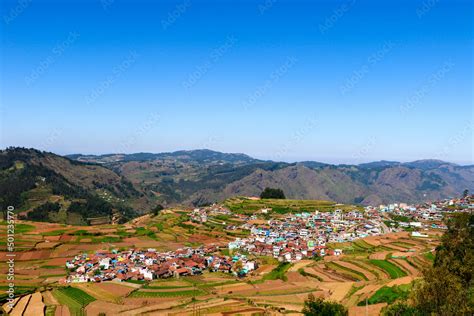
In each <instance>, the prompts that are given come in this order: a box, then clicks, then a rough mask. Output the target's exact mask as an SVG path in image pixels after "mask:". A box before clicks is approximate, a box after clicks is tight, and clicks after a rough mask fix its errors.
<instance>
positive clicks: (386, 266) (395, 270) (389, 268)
mask: <svg viewBox="0 0 474 316" xmlns="http://www.w3.org/2000/svg"><path fill="white" fill-rule="evenodd" d="M370 263H371V264H373V265H375V266H377V267H379V268H381V269H383V270H385V271H386V272H387V273H388V274H389V275H390V278H391V279H397V278H401V277H404V276H406V275H407V274H406V272H405V271H403V270H402V269H400V268H399V267H397V266H396V265H394V264H393V263H391V262H389V261H387V260H375V259H371V260H370Z"/></svg>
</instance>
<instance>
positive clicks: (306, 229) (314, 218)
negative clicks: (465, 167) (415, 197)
mask: <svg viewBox="0 0 474 316" xmlns="http://www.w3.org/2000/svg"><path fill="white" fill-rule="evenodd" d="M383 232H384V229H383V228H382V224H381V221H380V218H379V217H378V216H371V217H367V216H364V213H363V212H361V211H358V210H353V211H350V212H346V213H344V212H343V211H342V210H339V209H337V210H335V211H333V212H319V211H315V212H313V213H309V212H303V213H297V214H290V215H287V216H286V217H283V218H279V219H270V220H268V222H267V223H266V224H260V225H252V227H251V228H250V236H249V237H247V238H238V239H236V240H235V241H232V242H230V243H229V244H228V246H229V249H241V250H243V251H247V252H249V253H252V254H255V255H266V256H273V257H274V258H278V260H280V261H287V262H294V261H299V260H301V259H303V258H306V257H314V256H326V255H335V256H338V255H340V254H342V250H341V249H331V248H328V247H327V246H326V244H327V243H335V242H348V241H353V240H355V239H357V238H363V237H367V236H373V235H380V234H381V233H383Z"/></svg>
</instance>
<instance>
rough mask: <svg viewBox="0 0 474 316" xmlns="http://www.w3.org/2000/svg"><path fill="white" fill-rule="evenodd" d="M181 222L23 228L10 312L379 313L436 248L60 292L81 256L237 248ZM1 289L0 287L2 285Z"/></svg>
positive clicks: (388, 246) (357, 250)
mask: <svg viewBox="0 0 474 316" xmlns="http://www.w3.org/2000/svg"><path fill="white" fill-rule="evenodd" d="M249 203H250V201H249ZM260 203H261V202H260ZM311 203H316V202H315V201H311ZM311 203H310V202H306V203H305V202H304V201H303V202H301V203H300V204H299V206H300V207H301V209H302V210H303V209H304V207H310V206H312V204H311ZM322 203H323V204H324V203H325V202H322ZM326 205H327V207H331V206H330V205H329V204H326ZM254 206H255V207H260V206H261V205H258V204H256V205H254ZM313 206H314V205H313ZM276 207H277V208H278V205H276ZM186 214H187V213H186V212H185V211H173V212H164V213H163V214H161V215H160V216H159V217H157V218H150V217H146V216H145V217H143V218H140V219H137V221H136V222H134V223H127V224H124V225H103V226H96V227H77V226H65V225H59V224H47V223H30V222H28V223H21V225H20V226H19V227H20V231H21V233H20V234H19V235H18V239H19V240H24V241H25V243H23V244H22V247H23V248H22V251H20V252H18V255H17V259H18V260H17V262H16V264H17V269H18V271H19V272H18V274H17V276H16V277H17V279H16V282H17V285H18V286H17V294H19V295H21V298H19V299H18V300H17V301H16V302H15V308H16V310H10V311H9V312H10V314H12V315H15V314H17V315H23V314H25V312H26V311H27V310H28V311H34V313H35V314H37V315H38V316H40V315H62V314H64V315H66V314H71V315H83V314H84V313H85V311H90V312H91V313H92V314H94V313H95V314H98V311H101V310H102V309H105V311H106V312H107V313H108V314H111V315H114V314H120V313H130V314H132V315H133V314H134V313H135V312H143V313H145V314H146V313H168V312H170V313H171V312H172V313H179V312H180V311H181V312H182V311H186V310H189V308H191V306H194V305H196V306H201V308H202V310H205V311H208V312H209V313H211V312H216V313H220V312H237V311H241V312H242V313H244V311H245V310H247V309H255V311H254V312H255V313H258V312H262V313H263V312H264V311H265V308H267V309H268V308H271V307H275V308H279V309H280V310H281V311H284V310H283V309H282V308H284V309H285V311H287V312H288V311H299V310H301V308H302V306H303V302H304V300H305V299H306V298H307V296H308V294H310V293H311V294H313V295H315V296H317V297H325V298H329V299H333V300H337V301H340V302H342V303H343V304H345V305H347V306H348V307H357V304H358V303H359V302H360V301H362V300H365V299H367V300H368V301H369V304H372V306H374V308H375V307H377V308H378V307H379V306H380V304H384V302H381V301H384V300H385V301H390V300H391V297H393V293H391V292H395V293H399V292H400V291H399V290H400V288H395V286H397V287H399V286H401V285H406V284H410V283H411V282H412V281H413V280H414V279H415V278H416V277H419V275H420V270H421V269H423V268H424V267H426V266H428V265H430V264H432V262H433V259H434V256H433V254H432V251H433V249H434V247H435V246H436V244H437V243H438V237H437V236H436V234H435V233H433V234H430V237H429V238H412V237H411V236H409V235H408V233H397V234H388V235H384V236H372V237H369V238H366V239H359V240H356V241H354V242H352V243H344V244H334V245H331V247H333V248H341V249H343V252H344V254H343V255H342V256H339V257H326V258H324V260H319V261H315V260H304V261H302V262H297V263H294V264H280V265H279V264H278V262H277V261H276V260H274V259H273V258H267V257H261V258H258V259H257V260H258V261H259V262H260V264H261V266H260V268H259V269H258V270H257V271H256V272H255V273H253V274H252V275H250V276H249V277H247V278H245V279H239V278H235V277H233V276H231V275H228V274H222V273H204V274H203V275H201V276H195V277H184V278H180V279H174V278H172V279H165V280H155V281H153V282H134V283H131V282H123V283H121V284H117V283H115V282H110V283H109V282H105V283H100V284H93V283H89V284H74V285H73V286H72V287H64V286H58V282H59V281H60V280H61V279H62V278H63V277H64V276H65V275H66V274H67V271H66V269H65V268H64V264H65V262H66V260H68V258H71V257H73V256H74V255H76V254H78V253H83V252H88V253H91V252H95V251H97V250H100V249H103V250H110V249H114V248H129V247H138V248H145V247H146V248H148V247H153V248H156V249H158V250H167V249H175V248H179V247H182V246H185V245H199V244H208V243H214V242H215V243H217V244H220V245H224V246H225V245H226V244H227V241H229V240H234V238H235V237H234V236H230V235H228V234H227V232H225V231H223V230H222V228H219V229H218V230H217V231H216V230H214V228H212V227H211V226H206V225H201V224H197V223H191V222H189V221H188V218H187V216H186ZM277 216H280V215H277ZM228 221H229V219H228V218H226V217H222V218H217V219H216V220H215V223H212V225H218V226H219V227H220V226H223V222H228ZM137 225H144V226H139V227H137ZM2 232H3V233H4V232H5V230H4V226H2V225H0V234H1V233H2ZM0 247H1V245H0ZM221 251H222V252H225V251H226V249H225V248H223V249H221ZM4 255H5V253H4V252H0V259H5V257H4ZM0 269H3V271H6V270H5V269H6V266H5V263H0ZM0 287H1V288H3V289H6V286H5V284H3V285H1V282H0ZM384 287H386V288H390V289H391V290H387V289H386V288H384ZM382 288H384V290H381V289H382ZM38 289H40V290H41V291H42V293H41V294H42V301H40V300H38V298H41V297H40V296H39V295H38V294H34V293H35V292H37V290H38ZM390 291H391V292H390ZM32 294H33V295H32ZM376 294H377V295H376ZM382 294H383V295H382ZM397 295H398V294H397ZM33 302H34V304H33ZM380 302H381V303H380ZM30 304H31V306H30ZM35 306H36V307H35ZM4 309H5V310H7V307H6V306H4Z"/></svg>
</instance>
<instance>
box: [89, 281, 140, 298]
mask: <svg viewBox="0 0 474 316" xmlns="http://www.w3.org/2000/svg"><path fill="white" fill-rule="evenodd" d="M97 287H99V288H101V289H103V290H105V291H107V292H110V293H112V294H113V295H115V296H119V297H120V296H127V295H128V294H130V292H132V291H133V288H131V287H129V286H124V285H120V284H118V283H117V282H102V283H97Z"/></svg>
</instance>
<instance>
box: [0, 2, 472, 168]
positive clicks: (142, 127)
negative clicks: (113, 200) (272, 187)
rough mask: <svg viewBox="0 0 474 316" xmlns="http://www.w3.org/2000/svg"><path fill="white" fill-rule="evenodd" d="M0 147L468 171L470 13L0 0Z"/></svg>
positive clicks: (460, 7) (374, 5) (334, 5)
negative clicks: (183, 152)
mask: <svg viewBox="0 0 474 316" xmlns="http://www.w3.org/2000/svg"><path fill="white" fill-rule="evenodd" d="M1 12H2V16H1V18H2V21H1V40H2V41H1V52H0V53H1V57H2V59H1V113H0V115H1V138H0V141H1V147H6V146H26V147H35V148H40V149H43V150H49V151H53V152H56V153H59V154H67V153H79V152H80V153H110V152H139V151H146V152H161V151H173V150H180V149H196V148H209V149H214V150H219V151H225V152H243V153H247V154H249V155H251V156H254V157H258V158H265V159H274V160H285V161H297V160H318V161H324V162H334V163H347V162H349V163H361V162H366V161H372V160H380V159H386V160H400V161H411V160H416V159H424V158H437V159H443V160H448V161H453V162H458V163H462V164H466V163H473V127H474V125H473V124H474V123H473V122H474V117H473V95H472V91H473V60H472V59H473V57H472V53H473V22H472V21H473V4H472V1H468V0H464V1H460V0H453V1H447V0H439V1H428V0H425V1H408V0H405V1H362V0H349V1H283V0H262V1H250V0H248V1H197V0H194V1H193V0H182V1H122V0H115V1H113V0H95V1H92V0H89V1H41V0H34V1H28V0H22V1H10V0H7V1H3V2H2V10H1Z"/></svg>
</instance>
